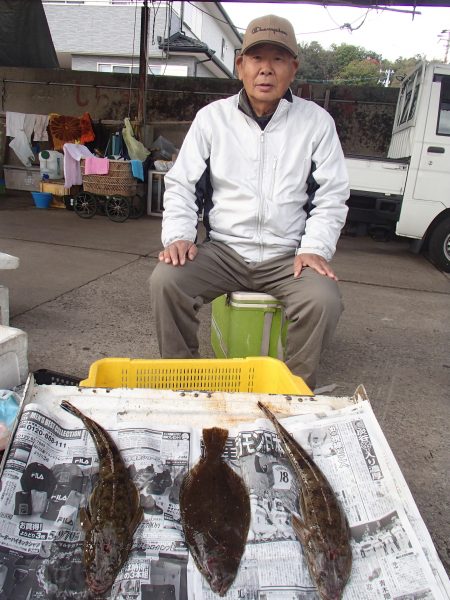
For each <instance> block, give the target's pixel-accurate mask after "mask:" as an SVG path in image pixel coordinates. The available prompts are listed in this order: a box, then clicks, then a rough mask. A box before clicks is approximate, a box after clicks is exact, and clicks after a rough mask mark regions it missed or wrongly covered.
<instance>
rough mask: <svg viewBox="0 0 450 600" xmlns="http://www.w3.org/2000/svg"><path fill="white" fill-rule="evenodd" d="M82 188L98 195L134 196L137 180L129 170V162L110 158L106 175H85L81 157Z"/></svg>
mask: <svg viewBox="0 0 450 600" xmlns="http://www.w3.org/2000/svg"><path fill="white" fill-rule="evenodd" d="M80 164H81V175H82V178H83V189H84V191H85V192H90V193H91V194H98V195H99V196H127V197H129V196H135V195H136V189H137V181H136V179H135V178H134V177H133V174H132V171H131V163H130V162H129V161H125V160H110V161H109V173H108V174H107V175H85V174H84V160H83V159H81V163H80Z"/></svg>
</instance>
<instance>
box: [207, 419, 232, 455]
mask: <svg viewBox="0 0 450 600" xmlns="http://www.w3.org/2000/svg"><path fill="white" fill-rule="evenodd" d="M227 439H228V429H221V428H220V427H211V428H210V429H204V430H203V442H204V443H205V452H206V455H207V456H208V458H209V459H218V458H220V457H221V456H222V452H223V450H224V448H225V444H226V442H227Z"/></svg>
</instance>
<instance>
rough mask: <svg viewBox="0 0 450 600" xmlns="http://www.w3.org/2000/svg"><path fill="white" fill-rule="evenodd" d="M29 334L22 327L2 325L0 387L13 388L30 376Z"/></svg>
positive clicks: (0, 328)
mask: <svg viewBox="0 0 450 600" xmlns="http://www.w3.org/2000/svg"><path fill="white" fill-rule="evenodd" d="M27 351H28V336H27V334H26V333H25V332H24V331H22V330H21V329H16V328H15V327H6V326H5V325H0V389H5V390H8V389H12V388H14V387H16V386H17V385H21V384H22V383H25V381H26V379H27V377H28V358H27Z"/></svg>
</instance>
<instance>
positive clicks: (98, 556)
mask: <svg viewBox="0 0 450 600" xmlns="http://www.w3.org/2000/svg"><path fill="white" fill-rule="evenodd" d="M61 407H62V408H64V409H65V410H67V411H68V412H70V413H71V414H72V415H75V416H76V417H78V418H79V419H81V420H82V421H83V423H84V425H85V427H86V429H87V430H88V431H89V433H90V434H91V436H92V438H93V440H94V443H95V447H96V449H97V452H98V458H99V474H98V475H99V476H98V480H97V483H96V485H95V487H94V489H93V491H92V494H91V496H90V498H89V501H88V505H87V506H86V507H85V508H81V509H80V522H81V527H82V528H83V530H84V532H85V539H84V548H83V561H84V567H85V571H86V584H87V587H88V589H89V590H90V591H91V592H93V593H94V594H97V595H101V594H105V593H106V592H108V591H109V589H110V588H111V587H112V585H113V583H114V580H115V578H116V576H117V574H118V572H119V571H120V569H121V568H122V566H123V564H124V563H125V561H126V559H127V558H128V555H129V553H130V550H131V545H132V542H133V534H134V532H135V531H136V528H137V526H138V525H139V523H140V522H141V520H142V517H143V509H142V507H141V506H140V504H139V491H138V489H137V488H136V486H135V484H134V483H133V481H132V479H131V477H130V475H129V472H128V470H127V468H126V466H125V463H124V461H123V459H122V457H121V456H120V452H119V450H118V448H117V446H116V444H115V443H114V442H113V440H112V439H111V437H110V435H109V434H108V433H107V432H106V431H105V430H104V429H103V427H101V426H100V425H99V424H98V423H96V422H95V421H93V420H92V419H90V418H89V417H87V416H86V415H84V414H83V413H82V412H80V411H79V410H78V409H77V408H75V406H72V404H70V403H69V402H67V401H66V400H63V401H62V402H61Z"/></svg>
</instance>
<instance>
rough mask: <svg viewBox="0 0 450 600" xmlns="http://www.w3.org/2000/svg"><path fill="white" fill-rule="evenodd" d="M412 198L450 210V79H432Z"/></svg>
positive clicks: (436, 77)
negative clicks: (431, 202) (440, 205)
mask: <svg viewBox="0 0 450 600" xmlns="http://www.w3.org/2000/svg"><path fill="white" fill-rule="evenodd" d="M412 196H413V198H414V200H428V201H434V202H441V203H442V204H444V205H445V206H450V75H443V74H438V73H435V74H434V77H433V82H432V84H431V92H430V101H429V105H428V111H427V120H426V124H425V132H424V137H423V142H422V149H421V152H420V157H419V165H418V170H417V176H416V181H415V185H414V190H413V193H412Z"/></svg>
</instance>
